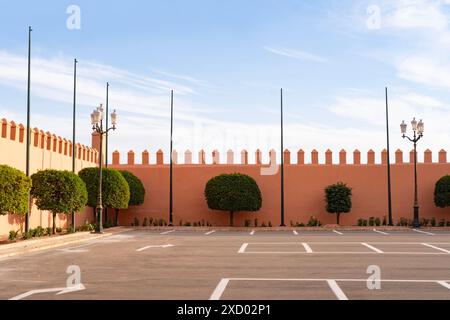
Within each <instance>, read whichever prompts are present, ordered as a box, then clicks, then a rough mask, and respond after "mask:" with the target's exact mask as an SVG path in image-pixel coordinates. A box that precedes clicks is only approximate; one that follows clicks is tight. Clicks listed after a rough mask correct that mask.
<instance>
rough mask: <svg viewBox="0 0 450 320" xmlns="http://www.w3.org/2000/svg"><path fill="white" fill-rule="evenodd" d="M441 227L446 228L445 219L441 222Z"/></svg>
mask: <svg viewBox="0 0 450 320" xmlns="http://www.w3.org/2000/svg"><path fill="white" fill-rule="evenodd" d="M439 227H445V219H441V220H440V221H439Z"/></svg>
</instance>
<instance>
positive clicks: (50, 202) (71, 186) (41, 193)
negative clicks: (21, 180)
mask: <svg viewBox="0 0 450 320" xmlns="http://www.w3.org/2000/svg"><path fill="white" fill-rule="evenodd" d="M31 180H32V181H33V186H32V188H31V195H32V196H33V197H34V198H35V199H36V206H37V207H38V209H39V210H47V211H50V212H51V213H52V215H53V233H55V230H56V222H55V220H56V215H57V214H58V213H65V214H70V213H72V212H77V211H80V210H81V209H83V208H84V206H85V205H86V202H87V191H86V186H85V184H84V182H83V181H82V180H81V179H80V178H79V177H78V176H77V175H76V174H74V173H72V172H69V171H57V170H43V171H39V172H37V173H35V174H33V175H32V176H31Z"/></svg>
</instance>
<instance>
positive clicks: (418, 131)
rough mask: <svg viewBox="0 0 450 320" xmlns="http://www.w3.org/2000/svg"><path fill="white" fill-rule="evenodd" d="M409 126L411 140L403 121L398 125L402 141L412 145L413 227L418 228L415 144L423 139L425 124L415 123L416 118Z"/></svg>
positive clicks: (421, 122)
mask: <svg viewBox="0 0 450 320" xmlns="http://www.w3.org/2000/svg"><path fill="white" fill-rule="evenodd" d="M411 126H412V130H413V138H410V137H408V136H407V135H406V130H407V128H408V125H407V124H406V123H405V121H403V122H402V123H401V124H400V130H401V132H402V137H403V139H405V138H406V139H408V140H409V141H411V142H412V143H414V221H413V227H414V228H420V222H419V200H418V195H417V142H418V141H419V140H420V139H421V138H422V137H423V133H424V130H425V124H424V123H423V121H422V120H420V121H419V122H417V120H416V118H414V119H413V120H412V121H411Z"/></svg>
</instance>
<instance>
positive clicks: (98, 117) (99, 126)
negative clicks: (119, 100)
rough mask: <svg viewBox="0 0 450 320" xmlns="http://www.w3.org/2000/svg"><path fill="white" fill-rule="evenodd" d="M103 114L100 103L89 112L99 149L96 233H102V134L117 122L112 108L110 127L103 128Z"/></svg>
mask: <svg viewBox="0 0 450 320" xmlns="http://www.w3.org/2000/svg"><path fill="white" fill-rule="evenodd" d="M103 116H104V110H103V105H102V104H100V107H98V108H97V109H96V110H94V111H93V112H92V113H91V123H92V130H93V131H94V132H97V133H98V134H99V135H100V150H99V153H100V155H99V165H98V167H99V170H98V172H99V173H98V198H97V218H98V223H97V228H96V230H95V231H96V232H97V233H103V223H102V221H103V219H102V212H103V203H102V202H103V201H102V166H103V163H102V161H103V159H102V154H103V135H105V134H107V133H108V132H109V131H110V130H116V124H117V113H116V110H114V112H113V113H111V124H112V127H111V128H107V129H106V130H103Z"/></svg>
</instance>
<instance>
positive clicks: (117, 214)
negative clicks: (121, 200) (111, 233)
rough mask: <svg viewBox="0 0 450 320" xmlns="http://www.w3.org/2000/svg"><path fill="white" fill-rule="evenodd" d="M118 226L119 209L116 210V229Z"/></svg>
mask: <svg viewBox="0 0 450 320" xmlns="http://www.w3.org/2000/svg"><path fill="white" fill-rule="evenodd" d="M118 225H119V209H116V227H117V226H118Z"/></svg>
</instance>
